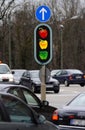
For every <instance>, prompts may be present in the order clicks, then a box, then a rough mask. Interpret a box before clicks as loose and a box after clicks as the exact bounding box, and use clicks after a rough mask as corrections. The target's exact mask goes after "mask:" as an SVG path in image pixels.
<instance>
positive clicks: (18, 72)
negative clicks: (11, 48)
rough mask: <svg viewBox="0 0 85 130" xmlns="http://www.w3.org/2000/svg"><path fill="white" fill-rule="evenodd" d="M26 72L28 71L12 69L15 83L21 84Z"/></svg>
mask: <svg viewBox="0 0 85 130" xmlns="http://www.w3.org/2000/svg"><path fill="white" fill-rule="evenodd" d="M25 71H26V69H12V72H13V76H14V82H15V83H17V84H19V83H20V78H21V76H22V74H23V73H24V72H25Z"/></svg>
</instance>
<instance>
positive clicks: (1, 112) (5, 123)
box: [0, 92, 58, 130]
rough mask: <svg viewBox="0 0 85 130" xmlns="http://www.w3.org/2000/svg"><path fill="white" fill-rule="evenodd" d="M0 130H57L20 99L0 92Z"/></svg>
mask: <svg viewBox="0 0 85 130" xmlns="http://www.w3.org/2000/svg"><path fill="white" fill-rule="evenodd" d="M0 129H1V130H47V129H48V130H58V129H57V126H55V125H54V124H53V123H52V122H49V121H47V120H46V119H45V117H44V116H43V115H39V114H38V113H36V112H35V111H34V110H33V109H32V108H31V107H29V106H28V105H26V104H25V103H24V102H23V101H22V100H20V98H18V97H16V96H14V95H11V94H8V93H2V92H0Z"/></svg>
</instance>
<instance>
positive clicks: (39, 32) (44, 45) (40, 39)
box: [34, 24, 52, 65]
mask: <svg viewBox="0 0 85 130" xmlns="http://www.w3.org/2000/svg"><path fill="white" fill-rule="evenodd" d="M34 58H35V60H36V62H37V63H39V64H42V65H46V64H48V63H49V62H50V61H51V59H52V30H51V28H50V26H48V25H47V24H39V25H38V26H37V27H36V28H35V30H34Z"/></svg>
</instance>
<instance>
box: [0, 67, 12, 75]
mask: <svg viewBox="0 0 85 130" xmlns="http://www.w3.org/2000/svg"><path fill="white" fill-rule="evenodd" d="M6 73H10V70H9V68H8V67H7V66H6V65H0V74H6Z"/></svg>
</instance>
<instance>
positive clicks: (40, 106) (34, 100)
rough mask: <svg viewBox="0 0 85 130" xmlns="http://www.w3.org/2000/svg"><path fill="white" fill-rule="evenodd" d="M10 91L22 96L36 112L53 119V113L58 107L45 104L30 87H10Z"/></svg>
mask: <svg viewBox="0 0 85 130" xmlns="http://www.w3.org/2000/svg"><path fill="white" fill-rule="evenodd" d="M9 92H10V93H12V94H14V95H17V96H18V97H20V98H21V99H22V100H23V101H25V102H26V104H28V105H30V106H31V107H32V108H33V109H34V110H35V111H36V112H38V113H40V114H42V115H44V116H45V117H46V119H48V120H51V116H52V113H53V111H54V110H55V109H56V108H55V107H52V106H49V105H44V104H45V103H42V102H41V101H40V100H39V99H38V97H36V95H34V93H33V92H30V91H29V90H28V89H25V88H23V87H22V88H21V87H20V88H18V87H15V88H10V90H9Z"/></svg>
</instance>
